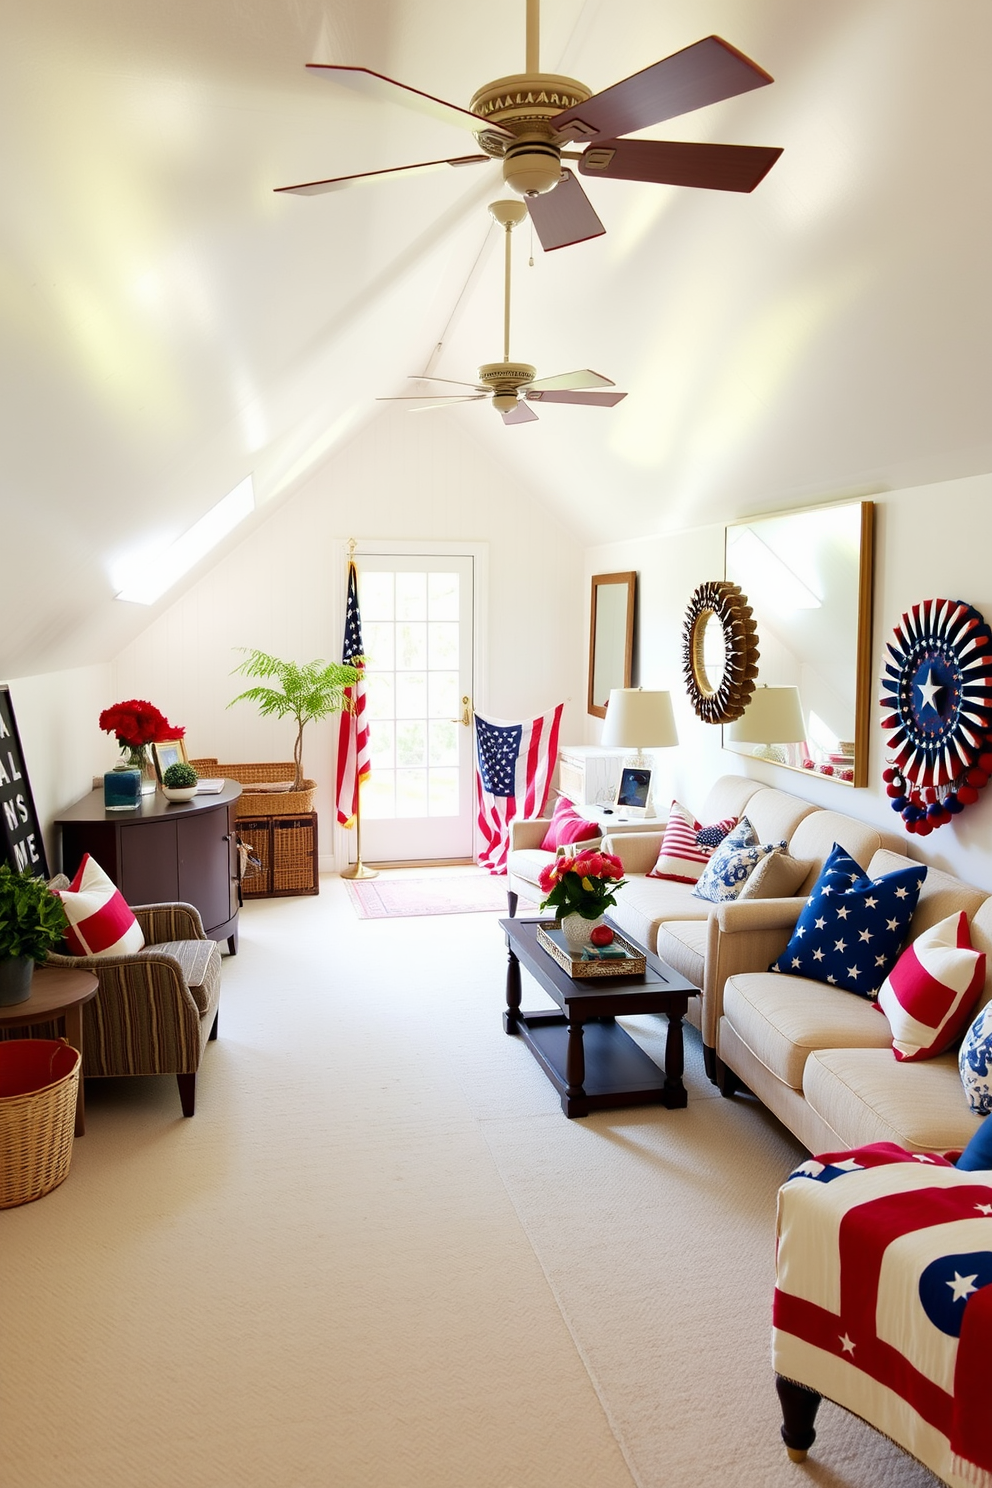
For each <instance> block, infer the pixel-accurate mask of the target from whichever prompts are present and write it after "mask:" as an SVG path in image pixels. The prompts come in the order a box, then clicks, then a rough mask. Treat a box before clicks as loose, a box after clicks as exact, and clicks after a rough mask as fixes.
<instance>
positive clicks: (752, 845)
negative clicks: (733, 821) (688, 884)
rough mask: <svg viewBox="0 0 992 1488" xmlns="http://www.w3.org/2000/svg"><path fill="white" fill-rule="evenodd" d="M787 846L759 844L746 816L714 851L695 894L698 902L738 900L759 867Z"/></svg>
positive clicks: (775, 843) (783, 843) (719, 902)
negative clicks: (701, 900) (765, 859)
mask: <svg viewBox="0 0 992 1488" xmlns="http://www.w3.org/2000/svg"><path fill="white" fill-rule="evenodd" d="M787 846H788V844H787V843H786V841H785V840H784V838H783V840H782V841H781V842H766V843H764V844H762V843H760V842H759V841H758V839H757V836H756V834H755V830H754V828H753V827H752V825H751V823H750V822H749V821H748V819H747V817H746V816H744V817H742V818H741V820H740V821H739V822H738V823H737V826H736V827H734V829H733V831H732V832H728V833H727V835H726V837H725V838H724V839H723V841H722V842H721V843H720V846H719V847H718V848H717V849H716V850H715V852H714V853H713V856H712V857H711V858H710V860H709V862H708V863H707V864H706V867H705V868H704V869H703V872H702V874H701V876H700V879H699V882H698V883H697V884H696V887H695V888H694V889H693V891H692V892H693V894H695V896H696V898H697V899H708V900H709V901H710V902H711V903H713V904H722V903H725V902H726V901H727V900H728V899H736V898H737V896H738V895H739V894H740V891H741V889H742V888H743V887H744V885H745V884H746V883H747V881H748V879H749V878H750V877H751V874H752V873H753V872H754V870H755V868H757V866H758V864H759V863H760V862H762V860H763V859H764V858H767V857H769V856H770V854H771V853H777V852H784V851H785V849H786V847H787Z"/></svg>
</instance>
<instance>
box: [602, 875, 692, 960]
mask: <svg viewBox="0 0 992 1488" xmlns="http://www.w3.org/2000/svg"><path fill="white" fill-rule="evenodd" d="M712 907H713V906H712V905H711V904H707V903H705V901H704V900H702V899H694V898H693V897H692V885H691V884H684V883H673V882H672V880H671V879H660V880H659V879H649V878H628V880H627V882H626V883H625V884H624V886H623V888H622V889H620V890H619V892H618V893H617V902H616V905H615V907H614V908H613V909H611V910H610V919H611V920H613V921H614V923H615V924H616V925H618V926H619V928H620V929H621V930H622V931H623V933H624V935H631V936H633V938H634V939H635V940H636V941H638V942H639V943H640V944H641V945H642V946H647V948H648V950H649V951H653V950H654V949H655V947H656V945H657V943H658V926H659V924H660V923H661V922H662V921H663V920H705V919H706V917H707V915H708V914H709V912H710V910H711V909H712Z"/></svg>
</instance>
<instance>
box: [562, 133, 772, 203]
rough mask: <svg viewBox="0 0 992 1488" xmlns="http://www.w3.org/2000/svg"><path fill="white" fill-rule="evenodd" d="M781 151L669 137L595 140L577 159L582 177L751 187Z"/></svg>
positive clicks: (722, 188)
mask: <svg viewBox="0 0 992 1488" xmlns="http://www.w3.org/2000/svg"><path fill="white" fill-rule="evenodd" d="M781 153H782V151H781V150H779V149H775V148H774V147H772V146H767V147H766V146H764V145H702V144H682V143H681V142H677V141H670V140H623V139H611V140H601V141H599V142H598V143H597V144H595V145H590V146H589V149H588V150H585V151H584V152H583V153H582V155H581V156H580V157H579V172H580V174H581V175H583V176H612V177H615V178H619V179H620V180H623V181H657V182H658V183H659V184H660V185H663V186H705V187H708V188H709V189H710V190H711V191H753V190H754V188H755V187H756V186H757V185H758V182H759V181H762V180H764V178H765V176H766V175H767V174H768V172H769V171H770V170H771V168H772V166H773V165H774V164H775V162H776V160H777V159H778V157H779V156H780V155H781Z"/></svg>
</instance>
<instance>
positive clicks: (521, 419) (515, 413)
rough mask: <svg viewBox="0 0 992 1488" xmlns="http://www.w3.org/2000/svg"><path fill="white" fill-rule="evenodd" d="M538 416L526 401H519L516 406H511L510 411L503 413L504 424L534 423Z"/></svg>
mask: <svg viewBox="0 0 992 1488" xmlns="http://www.w3.org/2000/svg"><path fill="white" fill-rule="evenodd" d="M536 418H537V414H536V413H535V412H534V410H533V408H528V407H527V404H526V403H518V404H517V406H516V408H511V409H510V411H509V413H504V414H503V422H504V424H532V423H534V421H535V419H536Z"/></svg>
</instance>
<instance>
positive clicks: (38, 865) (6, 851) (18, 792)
mask: <svg viewBox="0 0 992 1488" xmlns="http://www.w3.org/2000/svg"><path fill="white" fill-rule="evenodd" d="M0 854H2V856H3V857H5V858H6V859H7V861H8V862H9V864H10V866H11V867H12V868H16V869H18V870H20V869H22V868H27V869H29V870H30V871H31V872H32V873H34V874H38V875H40V877H42V878H47V877H48V863H47V861H46V859H45V839H44V838H43V837H42V835H41V826H40V824H39V822H38V813H37V812H36V811H35V808H34V797H33V796H32V794H31V786H30V784H29V782H28V772H27V770H26V769H25V768H24V754H23V752H22V750H21V741H20V738H19V736H18V733H17V724H16V722H15V721H14V708H13V704H12V703H11V701H10V689H9V688H8V687H0Z"/></svg>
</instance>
